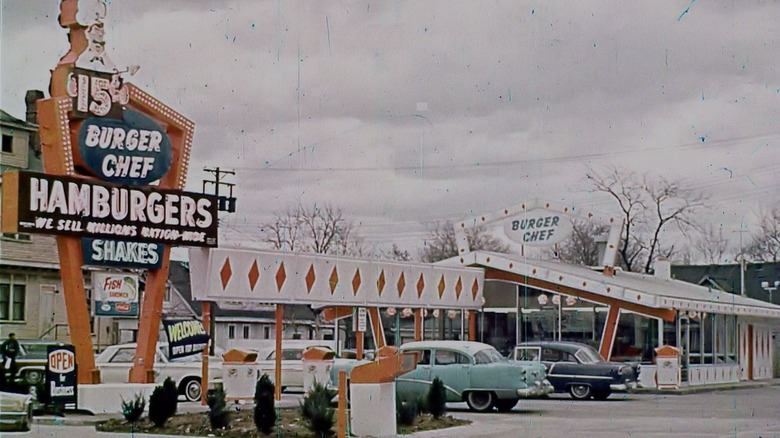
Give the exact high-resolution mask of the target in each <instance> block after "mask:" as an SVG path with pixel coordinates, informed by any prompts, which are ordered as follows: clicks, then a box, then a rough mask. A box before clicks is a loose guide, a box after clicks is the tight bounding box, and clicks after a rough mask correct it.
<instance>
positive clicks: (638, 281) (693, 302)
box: [439, 251, 780, 318]
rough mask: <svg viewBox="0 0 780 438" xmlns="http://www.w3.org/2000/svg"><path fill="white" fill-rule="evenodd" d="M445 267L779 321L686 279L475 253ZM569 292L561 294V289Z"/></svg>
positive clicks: (642, 303)
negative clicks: (478, 269) (608, 272)
mask: <svg viewBox="0 0 780 438" xmlns="http://www.w3.org/2000/svg"><path fill="white" fill-rule="evenodd" d="M439 264H441V265H446V266H473V267H483V268H486V269H487V271H486V273H485V279H486V280H490V279H502V278H504V279H506V278H507V276H501V275H497V274H494V273H491V272H494V271H498V272H504V273H507V274H510V276H511V278H512V279H514V280H519V281H518V282H521V283H522V282H523V280H524V279H525V280H527V281H528V282H529V283H531V285H532V286H534V287H540V285H541V287H540V288H545V287H544V286H545V285H546V286H548V287H547V288H548V289H550V290H551V291H552V292H564V293H566V291H570V292H571V291H574V292H575V293H576V291H581V292H582V293H585V294H588V295H589V296H590V297H597V298H598V297H601V298H602V299H603V300H604V302H609V301H611V300H618V301H620V302H621V304H622V305H625V307H626V308H629V309H630V308H631V307H634V308H637V309H639V310H638V311H640V312H642V310H641V309H642V308H644V309H646V310H648V311H650V312H646V313H655V312H652V309H674V310H693V311H699V312H712V313H722V314H730V315H746V316H757V317H768V318H780V306H777V305H772V304H769V303H766V302H763V301H759V300H755V299H752V298H746V297H743V296H740V295H735V294H730V293H727V292H723V291H719V290H716V289H712V288H708V287H704V286H699V285H696V284H692V283H687V282H684V281H679V280H674V279H669V278H660V277H656V276H652V275H646V274H637V273H633V272H623V271H616V272H615V275H614V276H609V275H605V274H604V273H602V272H601V271H597V270H593V269H590V268H587V267H584V266H579V265H570V264H567V263H562V262H555V261H545V260H533V259H528V258H525V257H523V256H520V255H517V254H499V253H492V252H483V251H472V252H470V253H468V254H465V255H462V256H457V257H453V258H451V259H447V260H444V261H441V262H439ZM557 286H559V287H560V288H565V290H561V289H559V288H557Z"/></svg>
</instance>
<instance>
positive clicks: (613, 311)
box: [599, 305, 620, 360]
mask: <svg viewBox="0 0 780 438" xmlns="http://www.w3.org/2000/svg"><path fill="white" fill-rule="evenodd" d="M619 316H620V307H619V306H616V305H612V306H609V313H607V322H606V323H605V324H604V334H603V335H602V336H601V345H600V346H599V353H600V354H601V356H602V357H603V358H604V359H606V360H609V359H610V357H611V356H612V346H613V345H615V335H617V330H616V328H617V324H618V319H619Z"/></svg>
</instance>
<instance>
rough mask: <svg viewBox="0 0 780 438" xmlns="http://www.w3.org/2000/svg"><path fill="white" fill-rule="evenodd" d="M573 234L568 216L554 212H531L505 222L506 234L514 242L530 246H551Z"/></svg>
mask: <svg viewBox="0 0 780 438" xmlns="http://www.w3.org/2000/svg"><path fill="white" fill-rule="evenodd" d="M571 232H572V223H571V220H570V219H569V218H568V216H566V215H564V214H561V213H558V212H556V211H552V210H546V209H539V210H531V211H529V212H527V213H525V214H523V215H521V216H516V217H514V218H511V219H508V220H507V221H506V222H504V233H505V234H506V236H507V237H508V238H509V239H510V240H512V241H513V242H517V243H519V244H521V245H528V246H551V245H554V244H556V243H558V242H561V241H563V240H565V239H567V238H568V237H569V236H570V235H571Z"/></svg>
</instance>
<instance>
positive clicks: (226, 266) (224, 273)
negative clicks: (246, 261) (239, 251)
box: [219, 257, 233, 289]
mask: <svg viewBox="0 0 780 438" xmlns="http://www.w3.org/2000/svg"><path fill="white" fill-rule="evenodd" d="M232 276H233V270H232V269H231V268H230V257H227V258H225V263H223V264H222V269H220V270H219V279H220V280H222V289H227V285H228V282H229V281H230V277H232Z"/></svg>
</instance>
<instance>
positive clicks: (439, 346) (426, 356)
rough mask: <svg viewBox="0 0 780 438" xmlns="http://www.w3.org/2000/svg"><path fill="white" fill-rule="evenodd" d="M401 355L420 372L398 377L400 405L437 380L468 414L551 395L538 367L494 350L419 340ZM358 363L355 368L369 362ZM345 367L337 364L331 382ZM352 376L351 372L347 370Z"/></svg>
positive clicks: (449, 398)
mask: <svg viewBox="0 0 780 438" xmlns="http://www.w3.org/2000/svg"><path fill="white" fill-rule="evenodd" d="M399 351H400V353H410V352H413V353H416V354H417V359H418V361H417V367H416V368H415V369H414V370H413V371H410V372H408V373H405V374H402V375H400V376H398V377H397V378H396V394H397V397H398V399H399V400H419V399H420V398H421V397H425V396H426V395H427V394H428V391H429V390H430V388H431V385H432V384H433V380H434V379H435V378H437V377H438V378H439V379H440V380H441V381H442V383H443V384H444V388H445V390H446V394H447V401H448V402H466V404H467V405H468V407H469V409H471V410H473V411H476V412H488V411H491V410H493V409H494V408H495V409H498V410H499V411H501V412H505V411H509V410H511V409H512V408H513V407H514V406H515V405H516V404H517V402H518V401H519V400H520V399H521V398H524V397H532V396H541V395H545V394H549V393H551V392H552V391H553V387H552V385H551V384H550V382H548V381H547V379H546V378H545V371H544V366H543V365H541V364H540V363H539V362H533V361H528V362H510V361H508V360H507V359H506V358H505V357H503V356H502V355H501V353H499V352H498V350H496V349H495V348H494V347H492V346H491V345H488V344H483V343H481V342H469V341H419V342H409V343H406V344H404V345H402V346H401V347H400V349H399ZM365 362H366V361H356V362H353V364H352V365H356V364H360V363H365ZM343 366H344V364H341V365H340V363H339V361H336V364H335V366H334V369H333V371H332V373H331V379H332V381H334V382H335V381H338V380H337V377H336V376H338V372H339V370H340V369H344V368H343ZM348 371H349V370H348Z"/></svg>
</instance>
